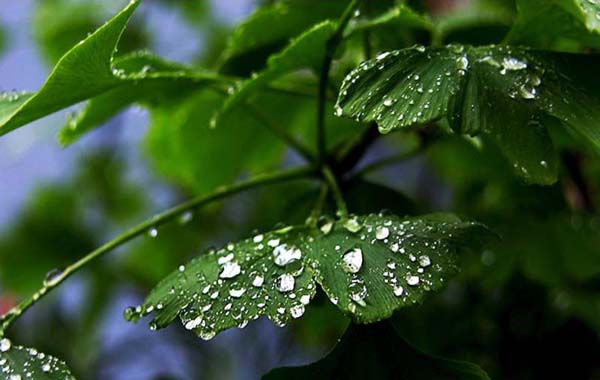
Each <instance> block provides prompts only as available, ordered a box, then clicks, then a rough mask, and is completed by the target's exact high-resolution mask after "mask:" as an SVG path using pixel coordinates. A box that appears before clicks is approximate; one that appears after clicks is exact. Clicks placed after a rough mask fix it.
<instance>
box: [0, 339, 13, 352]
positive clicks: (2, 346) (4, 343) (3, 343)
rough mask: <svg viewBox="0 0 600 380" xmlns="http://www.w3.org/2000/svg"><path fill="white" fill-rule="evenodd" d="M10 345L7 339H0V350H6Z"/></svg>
mask: <svg viewBox="0 0 600 380" xmlns="http://www.w3.org/2000/svg"><path fill="white" fill-rule="evenodd" d="M11 346H12V343H11V341H10V340H9V339H7V338H4V339H2V340H0V352H6V351H8V350H10V347H11Z"/></svg>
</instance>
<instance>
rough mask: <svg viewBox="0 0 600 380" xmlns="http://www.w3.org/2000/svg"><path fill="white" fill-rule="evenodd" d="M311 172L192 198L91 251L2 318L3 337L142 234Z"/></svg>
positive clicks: (264, 177) (248, 182) (270, 176)
mask: <svg viewBox="0 0 600 380" xmlns="http://www.w3.org/2000/svg"><path fill="white" fill-rule="evenodd" d="M311 173H313V169H312V168H311V167H300V168H294V169H289V170H284V171H280V172H276V173H270V174H265V175H259V176H256V177H253V178H251V179H248V180H246V181H242V182H240V183H238V184H235V185H231V186H228V187H222V188H220V189H217V190H216V191H215V192H213V193H211V194H209V195H205V196H199V197H196V198H192V199H190V200H188V201H186V202H183V203H181V204H179V205H177V206H175V207H173V208H171V209H169V210H167V211H164V212H162V213H160V214H157V215H155V216H153V217H152V218H150V219H147V220H146V221H144V222H142V223H140V224H138V225H137V226H135V227H133V228H131V229H130V230H128V231H126V232H124V233H123V234H121V235H119V236H117V237H116V238H114V239H113V240H111V241H109V242H108V243H106V244H104V245H102V246H100V247H99V248H97V249H96V250H94V251H92V252H90V253H89V254H88V255H86V256H84V257H83V258H81V259H80V260H79V261H77V262H75V263H74V264H72V265H70V266H68V267H67V268H65V269H64V270H63V271H62V272H57V274H56V275H55V276H53V277H52V278H51V279H47V280H46V281H44V285H43V286H42V288H40V289H39V290H38V291H37V292H35V293H34V294H33V295H32V296H30V297H29V298H26V299H25V300H23V301H22V302H21V303H19V304H18V305H17V306H15V307H14V308H13V309H11V310H10V311H9V312H8V313H6V314H5V315H4V316H2V318H0V322H1V326H0V336H2V335H3V333H4V331H6V329H7V328H8V327H10V325H11V324H12V323H13V322H14V321H15V320H17V319H18V318H19V317H20V316H21V315H22V314H23V313H24V312H25V311H26V310H28V309H29V308H30V307H31V306H33V305H34V304H35V303H36V302H37V301H38V300H39V299H41V298H43V297H44V296H45V295H46V294H48V292H49V291H50V290H52V289H54V288H55V287H57V286H58V285H60V284H61V283H62V282H63V281H65V280H66V279H67V278H69V277H70V276H71V275H73V274H74V273H75V272H77V271H78V270H79V269H81V268H83V267H84V266H86V265H87V264H89V263H90V262H91V261H94V260H95V259H98V258H99V257H101V256H103V255H104V254H106V253H108V252H110V251H112V250H113V249H115V248H117V247H120V246H121V245H123V244H125V243H127V242H129V241H130V240H132V239H134V238H136V237H138V236H140V235H143V234H145V233H146V232H147V231H149V230H151V229H155V228H158V227H159V226H161V225H163V224H165V223H167V222H169V221H171V220H173V219H175V218H177V217H178V216H180V215H181V214H184V213H185V212H188V211H191V210H194V209H196V208H198V207H201V206H204V205H206V204H207V203H210V202H213V201H217V200H219V199H222V198H225V197H227V196H230V195H233V194H237V193H239V192H242V191H244V190H248V189H252V188H255V187H259V186H264V185H267V184H273V183H278V182H283V181H288V180H293V179H299V178H305V177H308V176H309V175H310V174H311Z"/></svg>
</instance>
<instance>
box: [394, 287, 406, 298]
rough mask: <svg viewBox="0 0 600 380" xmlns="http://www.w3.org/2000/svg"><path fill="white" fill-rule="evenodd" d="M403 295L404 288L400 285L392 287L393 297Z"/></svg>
mask: <svg viewBox="0 0 600 380" xmlns="http://www.w3.org/2000/svg"><path fill="white" fill-rule="evenodd" d="M402 294H404V288H403V287H402V286H400V285H394V295H395V296H396V297H400V296H402Z"/></svg>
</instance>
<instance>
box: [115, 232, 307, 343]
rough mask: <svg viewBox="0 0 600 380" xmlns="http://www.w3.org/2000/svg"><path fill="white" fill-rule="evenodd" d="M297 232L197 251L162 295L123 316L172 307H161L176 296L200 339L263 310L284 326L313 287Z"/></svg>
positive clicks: (300, 308) (300, 310)
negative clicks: (203, 254) (198, 254)
mask: <svg viewBox="0 0 600 380" xmlns="http://www.w3.org/2000/svg"><path fill="white" fill-rule="evenodd" d="M296 236H297V234H296V233H295V232H291V228H284V229H280V230H277V231H275V232H270V233H266V234H257V235H255V236H253V237H252V238H250V239H247V240H244V241H242V242H239V243H230V244H227V245H226V246H225V247H224V248H222V249H219V250H215V251H211V252H209V253H208V254H207V255H205V256H200V257H199V258H197V259H195V260H193V261H192V262H190V263H189V264H188V265H186V266H181V267H180V268H179V269H178V271H177V272H176V273H174V274H172V275H171V277H170V279H169V278H168V279H167V280H165V281H164V282H163V284H161V285H162V286H163V288H164V287H165V286H167V287H170V288H169V290H168V292H167V294H166V295H165V296H164V299H161V300H158V301H157V300H156V299H152V302H148V303H147V304H146V305H145V306H143V307H138V308H137V309H130V310H128V311H127V312H126V313H127V314H128V315H127V317H128V319H135V316H136V314H137V315H138V316H141V315H145V314H148V313H150V312H156V313H157V314H160V313H161V312H162V311H165V312H170V311H168V310H165V309H164V307H165V305H169V304H170V302H169V301H170V299H171V303H172V298H173V297H175V298H179V299H180V301H181V302H177V304H180V305H184V307H183V308H181V310H180V312H179V316H180V318H181V320H182V322H183V324H184V326H185V328H187V329H188V330H193V331H194V332H196V333H197V334H198V335H199V336H200V337H201V338H203V339H211V338H212V337H214V336H215V335H216V334H217V333H218V332H219V331H221V330H224V329H227V328H229V327H234V326H237V327H239V328H243V327H245V326H246V325H247V324H248V323H249V322H250V321H252V320H255V319H258V318H259V317H261V316H263V315H265V316H267V317H269V318H270V319H271V320H272V321H273V322H274V323H275V324H277V325H279V326H284V325H285V324H286V323H287V322H289V321H290V320H291V319H294V318H299V317H301V316H302V315H303V314H304V311H305V306H306V305H307V304H308V303H309V302H310V300H311V298H312V297H313V295H314V293H315V291H316V285H315V283H314V281H313V279H312V275H311V274H309V273H306V272H305V271H304V264H303V260H302V259H303V255H304V252H303V251H304V248H303V247H302V246H301V243H299V241H300V239H296V238H295V237H296ZM161 285H159V287H160V286H161ZM163 290H164V289H163ZM158 305H160V306H161V307H160V308H159V307H158ZM152 327H153V325H152V324H151V328H152ZM154 327H159V326H155V325H154Z"/></svg>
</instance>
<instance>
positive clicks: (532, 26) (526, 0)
mask: <svg viewBox="0 0 600 380" xmlns="http://www.w3.org/2000/svg"><path fill="white" fill-rule="evenodd" d="M517 9H518V14H517V16H518V17H517V19H516V20H515V23H514V25H513V28H512V29H511V31H510V33H509V34H508V36H507V41H510V43H512V44H527V45H531V46H535V47H544V48H549V47H552V48H556V47H558V48H563V47H564V46H565V45H562V44H560V42H562V41H565V40H570V41H573V42H575V43H578V44H579V45H581V46H580V47H596V48H597V47H598V46H600V2H597V1H595V0H548V1H547V0H519V1H517ZM548 25H552V28H548ZM577 48H578V46H577V45H576V46H575V49H577Z"/></svg>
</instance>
